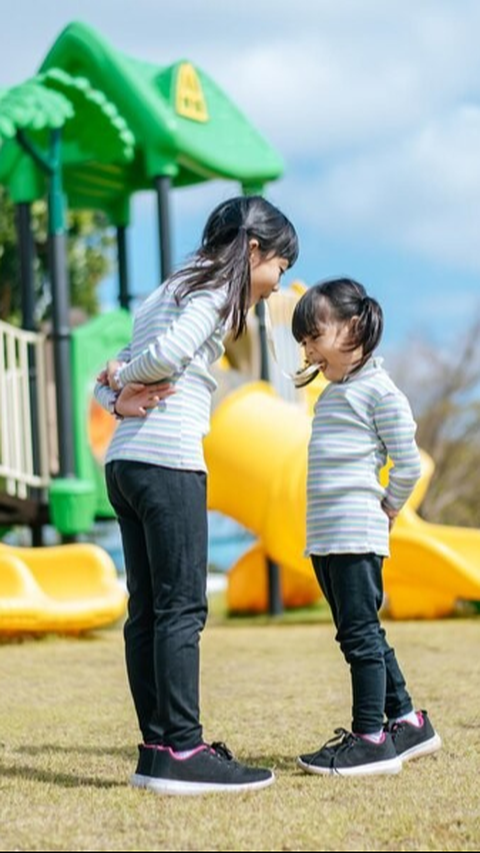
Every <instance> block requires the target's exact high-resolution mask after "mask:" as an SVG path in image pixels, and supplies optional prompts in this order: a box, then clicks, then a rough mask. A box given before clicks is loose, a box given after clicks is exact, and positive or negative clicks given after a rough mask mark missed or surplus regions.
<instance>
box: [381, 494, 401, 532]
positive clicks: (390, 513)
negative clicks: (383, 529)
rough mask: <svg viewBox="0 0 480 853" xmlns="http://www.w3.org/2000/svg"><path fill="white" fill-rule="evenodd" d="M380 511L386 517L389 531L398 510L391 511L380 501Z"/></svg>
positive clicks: (389, 507)
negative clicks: (381, 510)
mask: <svg viewBox="0 0 480 853" xmlns="http://www.w3.org/2000/svg"><path fill="white" fill-rule="evenodd" d="M382 509H383V511H384V513H385V515H386V516H388V529H389V530H391V529H392V527H393V525H394V523H395V519H396V517H397V515H398V510H396V509H393V508H392V507H391V506H389V505H388V504H387V502H386V501H382Z"/></svg>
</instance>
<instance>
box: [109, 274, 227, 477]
mask: <svg viewBox="0 0 480 853" xmlns="http://www.w3.org/2000/svg"><path fill="white" fill-rule="evenodd" d="M177 285H178V281H177V282H175V285H172V284H170V283H169V282H168V281H167V282H166V283H165V284H163V285H161V286H160V287H159V288H157V289H156V290H154V292H153V293H152V294H151V295H150V296H149V297H148V299H146V300H145V302H144V303H143V304H142V306H141V307H140V309H139V310H138V312H137V314H136V316H135V321H134V327H133V335H132V342H131V344H130V345H129V346H128V347H126V348H125V349H124V350H122V352H121V353H119V355H118V356H117V358H118V359H119V360H120V361H123V362H126V366H125V367H123V368H122V369H121V371H120V377H121V381H122V384H124V385H125V384H126V383H127V382H144V383H151V382H156V381H159V380H162V379H165V380H168V381H169V382H173V383H174V384H175V389H176V390H175V394H173V395H172V396H171V397H168V398H167V399H166V400H162V401H160V403H159V404H158V406H157V407H156V408H155V409H152V410H151V411H150V412H149V413H148V414H147V416H146V418H125V419H124V420H122V421H120V423H119V424H118V427H117V429H116V431H115V434H114V436H113V439H112V441H111V444H110V447H109V449H108V452H107V456H106V460H105V461H106V462H111V461H112V460H114V459H127V460H130V461H136V462H147V463H149V464H151V465H162V466H165V467H167V468H181V469H185V470H194V471H205V470H206V466H205V459H204V455H203V443H202V440H203V436H204V435H205V434H206V433H207V432H208V430H209V425H210V408H211V397H212V393H213V391H214V390H215V388H216V387H217V385H216V382H215V380H214V379H213V377H212V376H211V374H210V372H209V367H210V365H211V364H212V363H213V362H214V361H216V360H217V359H218V358H219V357H220V356H221V355H222V354H223V352H224V348H223V343H222V339H223V337H224V335H225V331H226V324H225V322H224V321H222V320H220V317H219V310H220V309H221V307H222V305H223V304H224V302H225V289H224V288H220V289H218V290H201V291H197V292H196V293H193V294H189V295H188V296H187V297H185V298H183V299H182V300H181V302H180V304H177V302H176V300H175V297H174V287H175V286H177ZM95 397H96V399H97V400H98V402H99V403H100V404H101V405H102V406H103V407H104V408H106V409H108V406H109V404H110V403H111V401H112V400H113V399H114V398H115V397H116V394H115V392H113V391H111V390H110V389H109V388H107V387H105V386H101V385H98V384H97V385H96V387H95Z"/></svg>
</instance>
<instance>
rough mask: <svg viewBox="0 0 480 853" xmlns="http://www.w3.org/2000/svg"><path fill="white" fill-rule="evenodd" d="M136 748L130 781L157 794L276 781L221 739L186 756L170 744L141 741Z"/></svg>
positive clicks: (251, 786) (201, 791) (241, 787)
mask: <svg viewBox="0 0 480 853" xmlns="http://www.w3.org/2000/svg"><path fill="white" fill-rule="evenodd" d="M138 749H139V758H138V765H137V769H136V772H135V773H134V775H133V776H132V777H131V779H130V783H131V784H132V785H133V786H134V787H136V788H150V789H151V790H152V791H156V792H157V793H159V794H208V793H211V792H215V791H232V792H234V791H251V790H256V789H258V788H266V787H267V786H268V785H271V784H272V782H274V781H275V776H274V775H273V773H272V771H271V770H266V769H264V768H257V767H247V765H245V764H240V763H239V762H238V761H236V760H235V759H234V757H233V755H232V753H231V752H230V750H229V749H228V748H227V747H226V746H225V744H224V743H212V744H211V745H210V744H202V746H199V747H198V749H196V750H194V752H193V753H192V754H191V755H190V756H189V757H188V758H178V757H177V756H176V754H175V752H174V751H173V750H172V749H170V748H169V747H155V746H144V745H140V746H139V748H138Z"/></svg>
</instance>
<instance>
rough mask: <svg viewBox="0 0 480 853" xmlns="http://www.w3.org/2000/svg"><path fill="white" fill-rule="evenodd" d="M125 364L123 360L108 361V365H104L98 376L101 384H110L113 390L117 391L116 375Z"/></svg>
mask: <svg viewBox="0 0 480 853" xmlns="http://www.w3.org/2000/svg"><path fill="white" fill-rule="evenodd" d="M123 364H124V363H123V361H115V359H112V360H111V361H107V366H106V367H104V368H103V370H101V371H100V373H99V374H98V376H97V382H99V383H100V385H109V386H110V388H112V390H113V391H117V387H116V383H115V381H114V376H115V373H116V371H117V370H118V369H119V367H123Z"/></svg>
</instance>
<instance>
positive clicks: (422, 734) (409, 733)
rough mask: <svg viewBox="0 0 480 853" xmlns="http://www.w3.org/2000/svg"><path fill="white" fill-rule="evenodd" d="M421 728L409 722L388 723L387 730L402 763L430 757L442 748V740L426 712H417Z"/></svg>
mask: <svg viewBox="0 0 480 853" xmlns="http://www.w3.org/2000/svg"><path fill="white" fill-rule="evenodd" d="M417 717H418V719H419V722H420V726H414V725H412V723H409V722H407V720H402V721H401V722H399V723H393V722H390V723H387V725H386V727H385V728H386V730H387V731H389V732H390V734H391V735H392V740H393V743H394V745H395V750H396V753H397V755H398V757H399V758H400V759H401V760H402V761H410V760H411V759H412V758H420V756H421V755H430V753H432V752H436V751H437V749H440V747H441V746H442V739H441V737H440V735H438V734H437V733H436V731H435V729H434V728H433V726H432V724H431V722H430V720H429V718H428V714H427V712H426V711H417Z"/></svg>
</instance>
